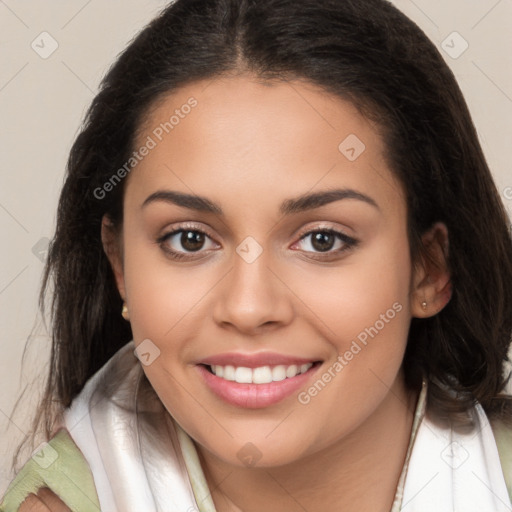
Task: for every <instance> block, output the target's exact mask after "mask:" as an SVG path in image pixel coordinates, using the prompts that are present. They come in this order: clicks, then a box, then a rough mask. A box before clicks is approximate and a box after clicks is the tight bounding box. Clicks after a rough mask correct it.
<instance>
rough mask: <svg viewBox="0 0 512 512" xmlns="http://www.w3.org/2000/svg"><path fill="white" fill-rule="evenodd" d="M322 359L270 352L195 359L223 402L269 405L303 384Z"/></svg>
mask: <svg viewBox="0 0 512 512" xmlns="http://www.w3.org/2000/svg"><path fill="white" fill-rule="evenodd" d="M321 364H322V361H315V360H311V359H309V360H308V359H302V358H296V357H289V356H284V355H279V354H273V353H260V354H239V353H237V354H233V353H231V354H224V355H218V356H214V357H210V358H207V359H204V360H202V361H199V362H197V363H196V366H195V368H196V369H197V371H198V372H199V375H200V377H201V380H202V382H203V383H204V384H205V385H206V387H207V389H208V390H209V391H210V392H212V393H213V394H214V395H215V396H216V397H217V398H220V399H221V400H222V401H223V402H225V403H228V404H230V405H234V406H237V407H242V408H248V409H258V408H263V407H269V406H271V405H274V404H277V403H278V402H281V401H282V400H284V399H285V398H287V397H289V396H291V395H293V394H294V393H298V392H299V391H300V389H302V388H304V387H305V386H306V385H307V383H308V381H309V379H310V378H311V376H312V375H313V374H314V373H316V370H317V369H318V367H319V366H320V365H321Z"/></svg>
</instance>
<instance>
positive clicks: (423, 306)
mask: <svg viewBox="0 0 512 512" xmlns="http://www.w3.org/2000/svg"><path fill="white" fill-rule="evenodd" d="M421 307H422V308H423V311H426V310H427V302H426V301H423V302H422V303H421Z"/></svg>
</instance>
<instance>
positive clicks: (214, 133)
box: [118, 76, 415, 466]
mask: <svg viewBox="0 0 512 512" xmlns="http://www.w3.org/2000/svg"><path fill="white" fill-rule="evenodd" d="M173 116H174V117H173ZM165 123H167V124H165ZM135 147H136V148H137V149H138V156H137V162H136V165H135V166H134V167H133V170H131V173H130V174H129V176H128V178H126V179H127V180H128V181H127V184H126V193H125V200H124V201H125V202H124V226H123V238H122V244H123V253H124V254H123V264H122V271H120V272H119V275H118V284H119V288H120V291H121V294H122V295H123V297H124V298H125V299H126V301H127V305H128V309H129V314H130V322H131V325H132V330H133V335H134V340H135V343H136V345H137V346H138V348H137V350H138V351H139V352H140V354H141V360H142V362H143V364H144V365H143V368H144V371H145V372H146V374H147V376H148V378H149V380H150V381H151V384H152V385H153V387H154V389H155V390H156V392H157V393H158V395H159V397H160V398H161V400H162V402H163V403H164V405H165V406H166V408H167V409H168V411H169V412H170V413H171V414H172V416H173V417H174V418H175V419H176V420H177V421H178V423H179V424H180V425H181V426H182V427H183V428H184V429H185V431H187V432H188V433H189V434H190V435H191V436H192V437H193V438H194V439H195V440H196V441H198V442H199V443H200V444H201V445H202V446H203V447H204V448H205V449H206V450H207V451H208V452H209V453H210V454H213V455H214V456H217V457H218V458H220V459H222V460H224V461H225V462H228V463H230V464H237V465H240V466H241V465H246V464H247V460H248V459H253V460H256V459H259V460H258V464H259V465H260V466H265V465H267V466H272V465H278V464H285V463H288V462H292V461H294V460H297V459H299V458H301V457H303V456H306V455H310V454H313V453H315V452H318V451H320V450H323V449H326V448H328V447H329V446H331V445H333V444H334V443H336V442H338V441H340V440H341V439H343V438H344V437H346V436H348V435H349V434H351V433H352V432H354V431H356V429H357V428H358V427H361V426H362V425H363V424H364V423H365V422H367V421H369V420H370V419H371V418H372V417H374V416H375V415H377V414H378V412H379V411H380V410H381V409H382V408H383V407H384V406H385V404H387V403H389V400H393V398H390V397H391V395H392V394H393V393H395V394H398V395H399V394H400V393H401V392H402V390H403V379H402V373H401V371H400V367H401V362H402V358H403V354H404V350H405V347H406V341H407V334H408V329H409V324H410V319H411V314H412V313H411V312H412V309H411V308H412V301H413V298H412V292H411V289H412V277H413V275H412V266H411V261H410V256H409V245H408V239H407V227H406V204H405V199H404V193H403V190H402V188H401V186H400V185H399V184H398V182H397V181H396V179H395V178H394V176H393V174H392V173H391V171H390V169H389V167H388V165H387V163H386V161H385V159H384V146H383V142H382V140H381V138H380V136H379V134H378V132H377V130H376V128H375V127H374V126H372V125H371V124H370V123H369V122H368V121H367V120H366V119H365V118H363V117H362V116H361V115H360V114H359V113H358V111H357V110H356V109H355V108H354V107H353V106H352V104H350V103H348V102H345V101H342V100H340V99H339V98H338V97H335V96H331V95H328V94H327V93H325V92H322V91H321V90H320V89H317V88H315V87H314V86H312V85H310V84H307V83H302V82H291V83H279V84H276V85H272V86H270V85H263V84H261V83H257V82H256V81H253V79H251V78H250V77H247V76H245V77H231V78H223V79H216V80H214V81H211V82H206V81H205V82H198V83H194V84H192V85H189V86H187V87H184V88H182V89H180V90H179V92H177V93H175V94H173V95H172V96H168V97H167V98H166V99H165V101H163V102H161V103H160V104H159V105H158V106H157V107H156V108H155V109H153V110H152V111H151V114H150V116H149V119H148V120H147V122H146V123H145V125H144V129H143V130H142V131H141V133H139V136H138V140H137V143H136V145H135ZM143 147H146V149H140V148H143ZM132 163H134V162H132ZM199 197H201V198H202V199H201V200H200V199H198V198H199ZM172 232H175V234H171V233H172ZM173 254H175V255H176V256H177V257H179V259H178V258H176V259H175V256H173ZM414 300H415V299H414ZM212 366H213V368H212ZM212 371H213V372H215V373H216V374H214V373H212ZM233 379H235V380H233ZM395 399H396V398H395ZM248 443H251V444H248Z"/></svg>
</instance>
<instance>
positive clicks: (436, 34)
mask: <svg viewBox="0 0 512 512" xmlns="http://www.w3.org/2000/svg"><path fill="white" fill-rule="evenodd" d="M166 3H167V2H165V1H163V0H160V1H156V0H153V1H150V0H137V1H135V0H129V1H127V0H124V1H123V2H121V1H120V0H103V1H100V0H66V1H64V0H60V1H57V0H53V1H50V0H48V1H44V0H38V1H35V0H33V1H21V0H0V61H1V65H0V120H1V121H0V144H1V146H0V148H1V164H0V169H1V170H0V230H1V234H2V249H1V260H0V332H1V333H2V334H1V338H0V390H1V393H0V494H2V493H3V491H4V490H5V488H6V486H7V483H8V481H9V480H10V478H11V475H10V457H11V454H12V449H13V446H14V443H15V441H18V440H19V438H20V436H21V435H22V433H23V432H26V431H28V429H29V427H28V423H27V419H26V413H27V411H30V410H31V406H30V400H31V399H32V401H33V400H34V399H35V397H37V390H38V389H39V388H38V383H37V381H36V382H35V384H34V385H33V386H32V388H31V389H30V390H29V392H28V393H27V395H26V398H27V400H26V401H24V402H23V403H24V407H23V408H22V409H20V410H19V411H18V412H17V414H16V415H14V416H12V408H13V405H14V402H15V400H16V398H17V397H18V394H19V392H20V390H21V389H22V388H23V387H24V385H25V384H26V383H27V382H31V381H33V379H34V378H35V377H36V376H37V375H40V374H42V372H44V371H45V365H46V361H47V356H48V347H49V346H48V337H47V335H46V334H45V330H44V327H43V326H42V324H41V322H40V319H39V315H38V312H37V294H38V290H39V284H40V278H41V272H42V269H43V263H42V260H43V259H44V250H45V244H46V239H48V238H51V236H52V234H53V230H54V220H55V211H56V205H57V200H58V195H59V191H60V187H61V185H62V178H63V174H64V166H65V161H66V158H67V153H68V151H69V149H70V147H71V144H72V141H73V139H74V137H75V136H76V134H77V130H78V127H79V124H80V121H81V119H82V116H83V114H84V113H85V109H86V108H87V106H88V105H89V103H90V101H91V100H92V98H93V96H94V94H95V92H96V90H97V86H98V83H99V80H100V79H101V77H102V75H103V74H104V73H105V71H106V70H107V68H108V66H109V65H110V64H111V63H112V61H113V60H114V58H115V56H116V55H117V54H118V52H119V51H120V50H122V49H123V48H124V47H125V45H126V43H127V42H128V41H129V40H130V39H131V38H132V37H133V35H134V34H135V33H136V32H137V31H138V30H139V29H140V28H142V26H143V25H144V24H145V23H146V22H147V21H149V20H150V19H151V18H152V17H153V16H154V15H155V14H156V13H157V12H158V11H159V10H160V9H161V8H162V7H163V6H164V5H165V4H166ZM393 3H395V4H396V5H397V6H398V7H399V8H400V9H402V10H403V11H404V12H405V13H406V14H407V15H408V16H409V17H410V18H412V19H413V20H414V21H416V23H418V24H419V25H420V26H421V27H422V28H423V29H424V30H425V31H426V33H427V34H428V35H429V37H430V38H431V39H432V40H433V41H434V43H435V44H436V45H437V46H438V47H439V48H441V52H442V53H443V55H444V56H445V59H446V61H447V62H448V64H449V65H450V66H451V68H452V69H453V71H454V73H455V75H456V77H457V79H458V81H459V83H460V86H461V88H462V90H463V92H464V94H465V96H466V99H467V101H468V104H469V107H470V110H471V112H472V115H473V118H474V121H475V124H476V126H477V129H478V133H479V136H480V140H481V142H482V145H483V148H484V152H485V154H486V156H487V158H488V161H489V163H490V166H491V169H492V170H493V173H494V176H495V180H496V183H497V186H498V189H499V190H500V193H501V194H502V198H503V201H504V203H505V204H506V206H507V209H508V210H509V212H512V172H511V170H510V161H511V159H512V138H511V135H512V57H511V52H510V49H511V48H512V36H511V34H512V30H510V29H511V24H512V0H479V1H468V0H450V2H446V1H445V0H414V1H412V0H395V1H394V2H393ZM454 31H456V32H458V33H459V34H460V36H461V37H462V38H463V39H461V38H460V37H459V36H458V35H452V33H453V32H454ZM42 32H48V33H49V34H50V36H51V38H53V39H54V40H55V41H56V43H52V40H51V38H50V36H40V34H41V33H42ZM41 37H44V38H45V39H44V41H45V44H44V48H42V44H41V43H40V40H41ZM33 41H35V43H34V46H35V45H36V44H38V42H39V47H37V46H35V48H36V49H37V50H38V51H39V52H40V53H41V52H44V51H48V49H51V44H58V48H57V49H56V50H55V52H54V53H53V54H52V55H50V56H49V57H47V58H46V59H43V58H42V57H41V56H40V55H39V54H38V53H37V52H36V51H35V50H34V49H33V48H32V47H31V44H32V42H33ZM443 41H446V42H445V43H444V44H443ZM464 41H466V42H467V44H468V45H469V46H468V48H467V50H466V51H465V52H464V53H462V54H461V55H460V56H458V57H457V58H453V57H451V56H450V55H448V53H446V52H445V51H444V50H443V46H444V47H446V45H449V46H450V47H452V48H446V49H447V50H448V51H450V52H451V53H452V55H455V56H456V55H457V53H460V51H461V50H462V49H463V48H464V46H463V45H464V44H465V43H464ZM29 336H31V340H32V343H31V349H30V350H29V351H28V353H27V356H26V358H25V362H24V365H23V372H22V371H21V369H22V366H21V362H22V354H23V349H24V346H25V343H26V340H27V338H28V337H29ZM7 427H9V428H8V430H7V431H6V428H7Z"/></svg>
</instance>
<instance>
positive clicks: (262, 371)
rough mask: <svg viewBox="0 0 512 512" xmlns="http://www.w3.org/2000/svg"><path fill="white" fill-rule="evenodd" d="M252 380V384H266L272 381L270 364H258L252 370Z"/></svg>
mask: <svg viewBox="0 0 512 512" xmlns="http://www.w3.org/2000/svg"><path fill="white" fill-rule="evenodd" d="M252 381H253V383H254V384H267V383H268V382H272V370H271V369H270V366H260V367H258V368H254V370H253V371H252Z"/></svg>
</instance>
